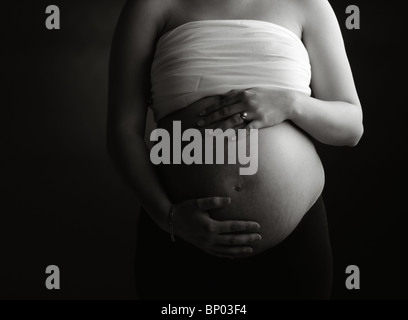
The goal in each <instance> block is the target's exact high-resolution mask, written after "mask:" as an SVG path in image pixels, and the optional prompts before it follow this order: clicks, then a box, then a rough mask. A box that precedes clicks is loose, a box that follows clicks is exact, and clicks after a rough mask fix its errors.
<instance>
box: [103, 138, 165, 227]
mask: <svg viewBox="0 0 408 320" xmlns="http://www.w3.org/2000/svg"><path fill="white" fill-rule="evenodd" d="M109 138H110V142H109V145H108V149H109V153H110V155H111V157H112V159H113V160H114V162H115V164H116V165H117V167H118V169H119V171H120V173H121V174H122V176H123V178H124V179H125V181H126V182H127V183H128V184H129V185H130V186H131V188H132V189H133V190H134V191H135V193H136V196H137V198H138V200H139V202H140V204H141V205H142V207H143V208H144V209H145V210H146V211H147V212H148V214H149V215H150V216H151V218H152V219H153V220H154V221H155V222H156V223H157V224H158V225H159V226H160V227H161V228H162V229H164V230H166V231H168V230H167V227H168V212H169V208H170V206H171V201H170V200H169V198H168V197H167V195H166V193H165V192H164V190H163V188H162V186H161V184H160V182H159V180H158V177H157V175H156V172H155V170H154V167H153V165H152V163H151V161H150V156H149V151H148V148H147V146H146V143H145V141H144V139H143V137H142V136H140V135H138V134H136V133H117V134H112V135H111V136H110V137H109Z"/></svg>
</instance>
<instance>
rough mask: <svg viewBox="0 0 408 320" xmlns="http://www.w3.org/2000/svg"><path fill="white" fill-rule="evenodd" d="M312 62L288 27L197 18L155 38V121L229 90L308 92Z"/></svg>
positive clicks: (267, 23) (152, 92)
mask: <svg viewBox="0 0 408 320" xmlns="http://www.w3.org/2000/svg"><path fill="white" fill-rule="evenodd" d="M310 79H311V67H310V60H309V55H308V53H307V50H306V48H305V46H304V45H303V43H302V41H301V40H300V39H299V38H298V37H297V36H296V34H294V33H293V32H292V31H290V30H289V29H286V28H284V27H282V26H279V25H276V24H274V23H271V22H267V21H259V20H200V21H191V22H187V23H185V24H182V25H180V26H178V27H177V28H175V29H173V30H171V31H169V32H167V33H165V34H164V35H162V36H161V37H160V39H159V40H158V42H157V44H156V52H155V56H154V60H153V63H152V69H151V103H150V107H151V109H152V110H153V112H154V117H155V120H156V121H158V120H160V119H162V118H163V117H165V116H166V115H168V114H170V113H173V112H175V111H177V110H180V109H183V108H185V107H187V106H188V105H189V104H191V103H193V102H195V101H197V100H199V99H201V98H204V97H206V96H212V95H217V94H223V93H226V92H228V91H230V90H233V89H247V88H251V87H270V88H282V89H290V90H297V91H300V92H303V93H305V94H307V95H310V94H311V90H310Z"/></svg>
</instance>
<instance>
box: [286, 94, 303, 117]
mask: <svg viewBox="0 0 408 320" xmlns="http://www.w3.org/2000/svg"><path fill="white" fill-rule="evenodd" d="M306 97H307V96H306V95H305V94H303V93H301V92H298V91H292V92H291V94H290V98H289V103H288V108H287V110H288V114H287V120H291V121H292V122H296V121H297V120H298V119H299V118H300V117H301V116H302V112H303V111H302V108H303V106H304V105H305V103H304V99H305V98H306Z"/></svg>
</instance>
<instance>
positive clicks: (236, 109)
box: [197, 103, 248, 127]
mask: <svg viewBox="0 0 408 320" xmlns="http://www.w3.org/2000/svg"><path fill="white" fill-rule="evenodd" d="M247 109H248V107H247V106H246V105H245V104H242V103H236V104H233V105H230V106H227V107H223V108H220V109H218V110H217V111H215V112H213V113H211V114H209V115H207V116H206V117H203V118H201V119H200V120H199V121H198V122H197V125H198V126H200V127H202V126H208V125H211V124H214V123H217V122H219V121H221V120H224V119H228V118H230V117H232V116H234V115H236V114H238V115H239V114H240V113H241V112H244V111H247Z"/></svg>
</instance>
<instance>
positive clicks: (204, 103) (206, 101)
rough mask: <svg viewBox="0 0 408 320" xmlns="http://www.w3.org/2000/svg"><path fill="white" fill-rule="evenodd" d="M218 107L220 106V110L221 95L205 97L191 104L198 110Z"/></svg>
mask: <svg viewBox="0 0 408 320" xmlns="http://www.w3.org/2000/svg"><path fill="white" fill-rule="evenodd" d="M216 105H217V106H218V108H220V107H221V95H216V96H209V97H204V98H201V99H200V100H197V101H195V102H194V103H192V104H191V106H194V108H197V109H199V110H202V109H204V110H205V109H206V108H210V107H213V106H216Z"/></svg>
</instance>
